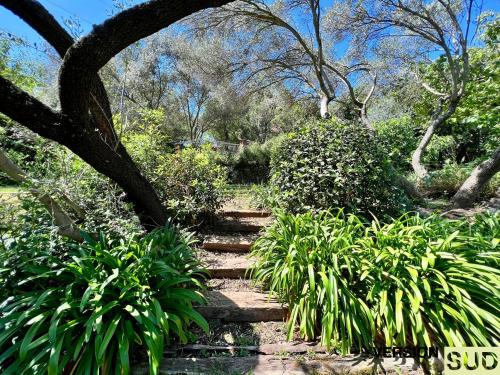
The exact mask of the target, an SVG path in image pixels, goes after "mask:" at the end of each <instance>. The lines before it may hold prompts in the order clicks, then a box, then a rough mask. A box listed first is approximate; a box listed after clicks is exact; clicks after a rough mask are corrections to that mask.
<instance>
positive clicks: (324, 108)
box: [320, 95, 332, 120]
mask: <svg viewBox="0 0 500 375" xmlns="http://www.w3.org/2000/svg"><path fill="white" fill-rule="evenodd" d="M330 102H331V99H330V98H329V97H328V96H326V95H322V96H321V99H320V114H321V118H322V119H325V120H328V119H329V118H331V117H332V116H331V115H330V113H329V112H328V104H330Z"/></svg>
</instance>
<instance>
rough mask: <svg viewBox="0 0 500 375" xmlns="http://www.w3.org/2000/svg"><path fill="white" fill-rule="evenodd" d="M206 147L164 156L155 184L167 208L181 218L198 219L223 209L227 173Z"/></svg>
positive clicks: (189, 148) (216, 156) (215, 155)
mask: <svg viewBox="0 0 500 375" xmlns="http://www.w3.org/2000/svg"><path fill="white" fill-rule="evenodd" d="M218 158H219V156H218V154H217V153H216V152H215V151H212V150H211V148H210V146H209V145H206V146H202V147H201V148H200V149H196V148H192V147H188V148H186V149H183V150H181V151H178V152H175V153H173V154H167V155H164V156H163V158H162V161H161V163H160V166H159V167H158V169H157V171H156V175H157V179H156V181H155V185H156V186H157V189H158V191H159V192H160V193H161V197H162V199H163V200H164V201H165V204H166V205H167V207H168V208H170V209H171V210H172V212H174V213H175V214H176V215H177V216H178V217H179V218H180V219H183V220H190V221H193V220H198V219H200V218H201V217H203V216H206V215H211V214H213V213H215V211H216V210H217V209H219V208H220V207H222V204H223V203H224V200H225V199H226V196H225V194H224V192H225V190H226V185H227V170H226V169H225V168H224V167H222V166H221V165H220V164H219V163H218Z"/></svg>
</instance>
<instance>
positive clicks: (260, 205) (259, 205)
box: [250, 185, 279, 210]
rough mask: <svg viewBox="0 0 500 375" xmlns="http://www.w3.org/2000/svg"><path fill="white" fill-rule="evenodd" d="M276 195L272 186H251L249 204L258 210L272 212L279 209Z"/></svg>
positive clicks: (276, 192)
mask: <svg viewBox="0 0 500 375" xmlns="http://www.w3.org/2000/svg"><path fill="white" fill-rule="evenodd" d="M278 194H279V192H278V191H277V190H276V188H275V186H274V185H252V188H251V190H250V202H251V204H252V206H253V207H254V208H256V209H259V210H274V209H277V208H278V207H279V203H278Z"/></svg>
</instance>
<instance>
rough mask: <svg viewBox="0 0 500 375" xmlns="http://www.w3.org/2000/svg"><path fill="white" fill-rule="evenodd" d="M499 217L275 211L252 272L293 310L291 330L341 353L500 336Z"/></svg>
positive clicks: (491, 341) (480, 341)
mask: <svg viewBox="0 0 500 375" xmlns="http://www.w3.org/2000/svg"><path fill="white" fill-rule="evenodd" d="M499 224H500V216H499V215H497V216H484V217H478V218H476V223H474V224H469V223H468V222H466V221H446V220H444V219H442V218H440V217H437V216H432V217H429V218H427V219H422V218H420V217H419V216H409V215H407V216H403V217H401V218H399V219H396V220H394V221H392V222H391V223H388V224H380V223H379V222H378V221H376V220H374V221H372V222H371V223H369V222H365V221H363V220H362V219H360V218H359V217H357V216H355V215H347V216H345V215H344V214H343V213H339V214H337V215H333V214H331V213H329V212H321V213H319V214H318V215H314V214H312V213H306V214H300V215H290V214H279V215H277V221H276V223H275V224H274V225H273V226H272V227H271V228H269V229H268V230H267V232H266V233H265V234H264V236H263V237H261V238H260V239H259V240H258V241H257V242H256V244H255V245H254V248H253V255H254V256H256V257H257V263H256V265H255V267H254V268H253V270H252V275H253V277H254V278H255V279H256V280H258V281H260V282H263V283H264V284H265V285H267V286H268V287H269V289H270V291H271V292H272V294H274V295H276V296H277V297H278V298H279V299H280V300H282V301H285V302H287V303H288V305H289V308H290V311H291V314H290V320H289V338H291V337H292V335H293V332H294V329H295V326H296V325H298V328H299V333H300V335H301V337H303V338H305V339H313V338H315V337H317V335H319V334H320V335H321V342H322V343H323V344H324V345H326V346H327V347H331V346H333V347H336V348H340V349H341V351H342V352H343V353H347V352H349V351H350V349H351V347H354V348H356V349H363V348H364V349H372V348H373V347H374V346H380V345H381V344H382V345H383V344H385V345H386V346H408V345H415V346H431V345H438V346H463V345H465V346H471V345H473V346H490V345H498V343H499V339H500V336H499V333H498V326H499V324H500V318H499V316H500V315H499V312H500V300H499V299H498V295H499V293H500V271H499V267H498V266H499V262H500V254H499V252H498V243H499V242H498V235H499V228H500V226H499Z"/></svg>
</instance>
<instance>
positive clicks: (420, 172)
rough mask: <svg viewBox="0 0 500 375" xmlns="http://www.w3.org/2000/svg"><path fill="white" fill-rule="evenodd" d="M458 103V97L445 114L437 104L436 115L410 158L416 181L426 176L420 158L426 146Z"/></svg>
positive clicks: (453, 111) (426, 172) (425, 169)
mask: <svg viewBox="0 0 500 375" xmlns="http://www.w3.org/2000/svg"><path fill="white" fill-rule="evenodd" d="M459 101H460V97H459V96H458V97H456V98H454V99H453V100H452V101H451V102H450V104H449V106H448V109H447V110H446V112H444V113H443V112H442V107H441V106H442V104H441V103H439V107H438V110H437V111H436V114H435V115H434V116H433V118H432V120H431V122H430V124H429V126H428V128H427V130H426V131H425V134H424V136H423V137H422V139H421V140H420V143H419V144H418V146H417V148H416V149H415V151H414V152H413V155H412V157H411V166H412V167H413V171H414V172H415V174H416V175H417V178H418V179H423V178H425V177H426V176H427V175H428V173H429V172H428V171H427V168H425V165H424V164H423V163H422V158H423V155H424V153H425V151H426V150H427V146H429V143H430V142H431V140H432V137H433V136H434V133H435V132H436V130H437V129H439V128H440V127H441V125H442V124H443V123H444V122H445V121H446V120H448V119H449V118H450V116H451V115H453V113H455V110H456V109H457V106H458V103H459Z"/></svg>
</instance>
